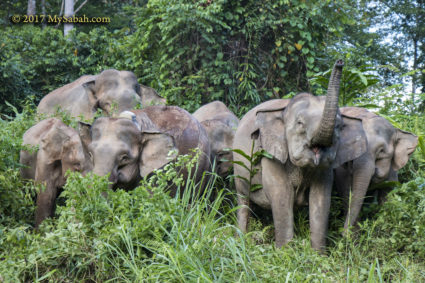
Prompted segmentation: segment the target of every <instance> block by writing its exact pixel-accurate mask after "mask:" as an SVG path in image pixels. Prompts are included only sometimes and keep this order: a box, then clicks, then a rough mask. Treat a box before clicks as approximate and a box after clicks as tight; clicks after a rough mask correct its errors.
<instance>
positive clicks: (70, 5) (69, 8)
mask: <svg viewBox="0 0 425 283" xmlns="http://www.w3.org/2000/svg"><path fill="white" fill-rule="evenodd" d="M72 16H74V0H65V17H67V18H68V17H72ZM73 28H74V24H73V23H66V24H64V25H63V34H64V35H65V36H66V35H68V34H69V32H70V31H71V30H72V29H73Z"/></svg>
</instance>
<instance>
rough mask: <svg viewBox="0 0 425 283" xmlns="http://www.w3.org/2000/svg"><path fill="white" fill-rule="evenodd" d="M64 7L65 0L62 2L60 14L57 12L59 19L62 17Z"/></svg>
mask: <svg viewBox="0 0 425 283" xmlns="http://www.w3.org/2000/svg"><path fill="white" fill-rule="evenodd" d="M64 5H65V0H62V4H61V10H60V12H59V17H60V16H62V15H63V8H64Z"/></svg>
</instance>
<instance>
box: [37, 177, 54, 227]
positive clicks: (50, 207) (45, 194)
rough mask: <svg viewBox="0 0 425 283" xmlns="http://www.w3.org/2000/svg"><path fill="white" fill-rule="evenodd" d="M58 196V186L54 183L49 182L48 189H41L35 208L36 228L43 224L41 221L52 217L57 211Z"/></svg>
mask: <svg viewBox="0 0 425 283" xmlns="http://www.w3.org/2000/svg"><path fill="white" fill-rule="evenodd" d="M56 196H57V188H56V186H54V184H51V183H50V182H48V183H47V184H46V189H45V190H42V191H40V193H39V194H38V195H37V208H36V210H35V228H38V226H39V225H40V224H41V222H42V221H43V220H44V219H46V218H48V217H52V216H53V214H54V211H55V201H56Z"/></svg>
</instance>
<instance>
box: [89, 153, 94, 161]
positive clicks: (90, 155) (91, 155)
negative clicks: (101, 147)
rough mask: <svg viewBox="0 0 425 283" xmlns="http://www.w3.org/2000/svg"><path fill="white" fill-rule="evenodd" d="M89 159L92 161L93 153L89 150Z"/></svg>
mask: <svg viewBox="0 0 425 283" xmlns="http://www.w3.org/2000/svg"><path fill="white" fill-rule="evenodd" d="M89 158H90V161H91V162H93V153H91V152H89Z"/></svg>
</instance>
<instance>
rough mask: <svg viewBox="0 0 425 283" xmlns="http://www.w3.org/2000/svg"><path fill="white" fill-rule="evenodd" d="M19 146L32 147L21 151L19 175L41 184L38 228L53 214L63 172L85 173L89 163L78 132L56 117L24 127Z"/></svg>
mask: <svg viewBox="0 0 425 283" xmlns="http://www.w3.org/2000/svg"><path fill="white" fill-rule="evenodd" d="M23 145H24V146H27V147H28V146H29V147H33V149H29V150H21V153H20V163H21V164H23V165H24V166H25V167H23V168H22V169H21V176H22V178H24V179H33V180H35V181H36V182H37V183H40V184H43V185H45V189H44V190H41V191H40V192H39V193H38V195H37V209H36V211H35V226H36V227H38V226H39V225H40V223H41V222H42V221H43V220H44V219H45V218H47V217H51V216H53V214H54V210H55V201H56V198H57V196H58V194H59V190H60V189H61V188H62V187H63V186H64V185H65V181H66V178H65V173H66V171H68V170H71V171H78V172H82V173H86V172H88V171H90V170H91V163H90V161H89V157H88V155H87V151H86V150H85V148H84V147H83V144H82V142H81V139H80V137H79V135H78V132H77V131H76V130H74V129H73V128H71V127H69V126H67V125H65V124H64V123H62V121H60V120H58V119H56V118H49V119H45V120H42V121H41V122H39V123H37V124H36V125H34V126H33V127H31V128H30V129H29V130H27V131H26V132H25V134H24V136H23ZM35 147H38V149H37V148H35Z"/></svg>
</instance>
